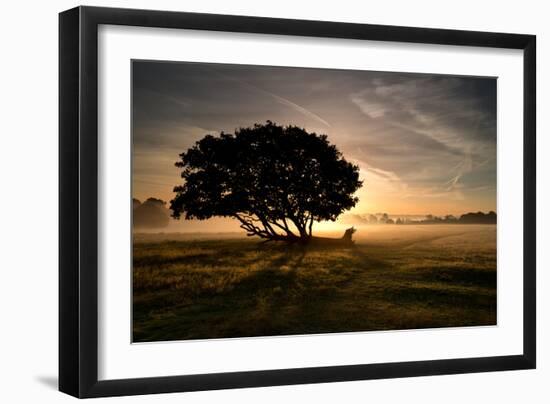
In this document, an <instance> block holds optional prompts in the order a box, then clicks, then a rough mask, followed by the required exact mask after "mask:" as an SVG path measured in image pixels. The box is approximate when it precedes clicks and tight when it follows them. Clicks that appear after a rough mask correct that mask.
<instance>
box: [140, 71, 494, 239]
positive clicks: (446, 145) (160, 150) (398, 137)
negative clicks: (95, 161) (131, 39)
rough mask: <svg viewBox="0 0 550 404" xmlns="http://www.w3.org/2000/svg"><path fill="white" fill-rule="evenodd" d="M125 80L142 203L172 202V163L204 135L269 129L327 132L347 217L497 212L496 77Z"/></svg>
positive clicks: (156, 76)
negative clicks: (339, 167)
mask: <svg viewBox="0 0 550 404" xmlns="http://www.w3.org/2000/svg"><path fill="white" fill-rule="evenodd" d="M132 80H133V86H132V106H133V111H132V112H133V113H132V135H133V176H132V183H133V191H132V192H133V196H134V197H135V198H137V199H140V200H141V201H143V200H145V199H147V198H148V197H156V198H160V199H163V200H165V201H169V200H170V199H172V198H173V196H174V193H173V192H172V190H173V187H174V186H175V185H177V184H179V183H181V181H182V180H181V178H180V175H179V174H180V171H179V170H178V168H176V167H175V166H174V163H175V162H176V161H177V160H178V155H179V154H180V153H182V152H184V151H186V150H187V149H188V148H189V147H191V146H193V144H194V143H195V142H196V141H198V140H199V139H201V138H202V137H203V136H204V135H206V134H218V133H219V132H221V131H225V132H231V133H232V132H233V131H234V130H235V129H236V128H239V127H248V126H252V125H254V123H263V122H265V121H267V120H271V121H273V122H275V123H277V124H280V125H288V124H292V125H297V126H300V127H303V128H305V129H306V130H308V131H314V132H316V133H324V134H327V135H328V139H329V141H330V142H331V143H333V144H335V145H336V146H337V147H338V149H339V150H340V151H341V152H342V153H343V155H344V157H345V158H346V159H347V160H348V161H350V162H353V163H354V164H357V165H358V166H359V167H360V176H361V179H362V180H363V181H364V183H363V187H362V188H361V189H360V190H359V191H358V192H357V196H358V197H359V203H358V204H357V205H356V207H355V208H353V209H352V211H350V214H357V215H363V214H368V213H378V212H387V213H389V214H391V215H426V214H433V215H446V214H453V215H460V214H463V213H466V212H470V211H480V210H481V211H489V210H494V211H496V130H497V128H496V79H495V78H478V77H464V76H447V75H428V74H407V73H392V72H372V71H357V70H331V69H311V68H307V69H306V68H290V67H269V66H248V65H223V64H207V63H175V62H153V61H133V63H132ZM207 222H209V223H205V222H201V224H200V226H202V227H204V228H218V227H219V228H223V226H224V223H227V222H226V221H223V220H222V221H220V220H211V221H207ZM189 226H190V225H189ZM190 227H192V228H193V230H197V228H196V224H193V225H192V226H190ZM237 229H238V227H237Z"/></svg>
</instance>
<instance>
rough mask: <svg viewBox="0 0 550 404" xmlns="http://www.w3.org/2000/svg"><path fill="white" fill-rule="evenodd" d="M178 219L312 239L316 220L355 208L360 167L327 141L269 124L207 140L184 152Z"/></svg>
mask: <svg viewBox="0 0 550 404" xmlns="http://www.w3.org/2000/svg"><path fill="white" fill-rule="evenodd" d="M180 158H181V159H180V160H179V161H178V162H176V166H177V167H179V168H181V169H182V172H181V177H182V178H183V179H184V183H183V184H182V185H178V186H176V187H175V188H174V192H175V193H176V196H175V198H174V199H173V200H172V201H171V209H172V215H173V217H174V218H180V216H182V215H183V216H184V218H185V219H199V220H204V219H209V218H211V217H213V216H223V217H232V218H235V219H237V220H238V221H239V222H240V224H241V227H242V228H243V229H244V230H246V232H247V235H249V236H258V237H261V238H264V239H267V240H284V241H308V240H309V239H311V237H312V226H313V222H315V221H321V220H331V221H334V220H336V218H337V217H338V216H339V215H340V214H341V213H342V212H344V211H345V210H348V209H351V208H352V207H353V206H355V204H356V203H357V201H358V199H357V197H355V196H353V194H354V193H355V191H357V189H359V188H360V187H361V185H362V182H361V181H360V180H359V167H357V166H356V165H353V164H351V163H349V162H347V161H346V160H345V159H344V157H343V156H342V154H341V153H340V152H339V151H338V149H337V148H336V146H334V145H332V144H330V143H329V141H328V139H327V136H326V135H318V134H316V133H308V132H306V131H305V130H304V129H301V128H299V127H296V126H284V127H283V126H279V125H276V124H274V123H272V122H271V121H267V123H265V124H262V125H260V124H256V125H254V126H253V127H251V128H240V129H238V130H236V131H235V133H234V134H228V133H224V132H222V133H220V135H219V136H213V135H206V136H205V137H204V138H202V139H201V140H199V141H198V142H196V143H195V145H194V146H193V147H191V148H190V149H188V150H187V151H186V152H184V153H182V154H180Z"/></svg>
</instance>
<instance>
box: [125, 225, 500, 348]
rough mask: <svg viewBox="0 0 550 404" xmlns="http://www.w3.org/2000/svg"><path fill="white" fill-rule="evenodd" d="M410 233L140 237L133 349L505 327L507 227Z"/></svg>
mask: <svg viewBox="0 0 550 404" xmlns="http://www.w3.org/2000/svg"><path fill="white" fill-rule="evenodd" d="M388 227H390V226H380V227H379V228H388ZM399 227H407V226H393V227H392V229H391V231H393V232H395V233H394V234H387V233H386V230H384V231H381V230H379V229H373V231H372V232H370V231H369V230H368V228H365V230H361V231H360V232H359V233H361V232H363V236H362V237H363V238H361V237H359V238H358V242H357V244H356V246H355V247H353V248H342V249H322V248H314V247H309V248H307V247H300V246H286V245H282V244H260V243H258V242H257V241H256V240H251V239H243V238H235V239H231V238H223V239H218V240H207V239H202V240H199V239H197V240H192V239H180V240H165V239H161V240H160V241H156V240H155V238H154V237H141V238H140V237H136V238H135V242H134V249H133V254H134V258H133V262H134V268H133V271H134V272H133V337H134V341H135V342H143V341H165V340H183V339H205V338H229V337H245V336H263V335H291V334H310V333H326V332H350V331H369V330H396V329H415V328H434V327H457V326H479V325H494V324H496V227H495V226H490V225H488V226H475V225H470V226H460V225H454V226H450V227H448V226H441V227H439V226H435V225H434V226H422V227H423V228H421V229H417V230H414V229H405V230H401V231H396V230H398V228H399ZM359 233H358V235H359ZM371 233H372V234H371Z"/></svg>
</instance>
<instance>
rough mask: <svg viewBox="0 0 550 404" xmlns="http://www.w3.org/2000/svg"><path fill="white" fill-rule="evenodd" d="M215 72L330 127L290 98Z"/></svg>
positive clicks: (329, 125)
mask: <svg viewBox="0 0 550 404" xmlns="http://www.w3.org/2000/svg"><path fill="white" fill-rule="evenodd" d="M215 73H216V74H218V75H219V76H221V77H223V78H224V79H226V80H231V81H235V82H237V83H239V84H241V85H243V86H245V87H247V88H249V89H251V90H254V91H256V92H258V93H261V94H264V95H267V96H269V97H272V98H274V99H275V100H276V101H277V102H279V103H281V104H283V105H286V106H287V107H290V108H292V109H294V110H295V111H298V112H300V113H301V114H304V115H305V116H307V117H309V118H312V119H314V120H316V121H318V122H321V123H322V124H323V125H325V126H328V127H329V128H330V127H332V126H331V124H330V123H328V122H327V121H325V120H324V119H323V118H321V117H320V116H319V115H317V114H315V113H313V112H311V111H310V110H309V109H307V108H304V107H302V106H301V105H298V104H296V103H294V102H292V101H290V100H287V99H286V98H283V97H281V96H279V95H277V94H273V93H271V92H269V91H267V90H264V89H261V88H259V87H256V86H254V85H252V84H250V83H247V82H246V81H243V80H239V79H236V78H233V77H228V76H226V75H225V74H222V73H219V72H217V71H215Z"/></svg>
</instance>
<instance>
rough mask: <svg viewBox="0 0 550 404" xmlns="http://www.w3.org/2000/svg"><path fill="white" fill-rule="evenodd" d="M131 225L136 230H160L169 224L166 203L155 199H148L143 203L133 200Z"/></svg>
mask: <svg viewBox="0 0 550 404" xmlns="http://www.w3.org/2000/svg"><path fill="white" fill-rule="evenodd" d="M132 202H133V206H134V209H133V211H134V216H133V223H134V226H135V227H136V228H149V229H155V228H162V227H166V226H168V224H169V222H170V212H169V211H168V209H167V208H166V202H164V201H163V200H161V199H157V198H149V199H147V200H146V201H145V202H143V203H139V200H137V199H133V201H132Z"/></svg>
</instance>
